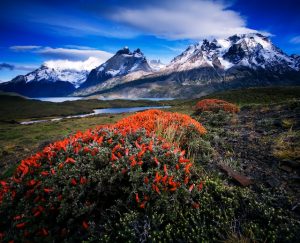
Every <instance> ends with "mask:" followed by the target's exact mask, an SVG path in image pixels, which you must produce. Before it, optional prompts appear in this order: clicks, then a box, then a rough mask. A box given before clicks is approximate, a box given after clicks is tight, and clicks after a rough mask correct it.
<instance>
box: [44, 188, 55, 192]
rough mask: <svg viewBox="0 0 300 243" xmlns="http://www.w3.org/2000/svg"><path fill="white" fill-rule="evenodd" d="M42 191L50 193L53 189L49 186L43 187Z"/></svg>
mask: <svg viewBox="0 0 300 243" xmlns="http://www.w3.org/2000/svg"><path fill="white" fill-rule="evenodd" d="M44 192H46V193H50V192H53V189H50V188H44Z"/></svg>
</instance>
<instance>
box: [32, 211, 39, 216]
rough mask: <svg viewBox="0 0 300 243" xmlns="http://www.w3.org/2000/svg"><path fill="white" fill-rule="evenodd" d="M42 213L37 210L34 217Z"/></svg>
mask: <svg viewBox="0 0 300 243" xmlns="http://www.w3.org/2000/svg"><path fill="white" fill-rule="evenodd" d="M40 215H41V212H40V211H36V212H35V213H34V214H33V216H34V217H39V216H40Z"/></svg>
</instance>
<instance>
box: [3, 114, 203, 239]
mask: <svg viewBox="0 0 300 243" xmlns="http://www.w3.org/2000/svg"><path fill="white" fill-rule="evenodd" d="M139 115H140V114H139ZM184 155H185V151H183V150H181V149H180V148H179V147H178V146H176V145H174V144H171V143H168V142H167V141H166V140H164V139H162V138H159V137H157V136H156V135H155V134H153V132H151V130H150V129H148V130H145V129H141V128H139V129H138V127H135V129H132V127H130V126H128V127H126V126H125V123H124V121H123V122H122V123H118V124H116V127H114V126H108V127H99V128H98V129H95V130H92V131H91V130H88V131H86V132H85V133H82V132H78V133H77V134H75V135H74V136H71V137H69V138H67V139H64V140H62V141H58V142H55V143H53V144H51V145H49V146H48V147H45V148H44V149H43V151H42V152H39V153H37V154H35V155H34V156H32V157H30V158H28V159H26V160H23V161H22V162H21V164H20V165H19V166H18V168H17V169H16V172H15V174H14V176H13V177H12V178H10V179H8V180H7V181H1V186H0V203H1V205H0V218H1V219H6V220H5V221H1V222H0V237H2V238H4V239H6V240H22V239H35V240H39V241H40V240H47V241H60V240H68V241H74V240H75V241H76V240H82V239H87V238H88V237H89V236H97V238H99V237H101V235H102V234H104V232H105V229H103V228H102V225H104V224H107V222H110V220H111V217H112V215H114V216H113V217H115V220H117V219H118V218H120V215H123V214H124V213H126V212H129V211H130V210H137V212H143V213H144V214H148V215H151V212H153V211H155V212H156V213H159V212H161V213H162V212H164V211H165V210H166V211H168V212H170V215H169V216H170V217H172V219H175V218H176V215H177V213H178V212H180V209H181V208H182V207H188V208H193V209H195V210H196V209H197V208H199V206H200V198H201V191H202V188H203V185H204V181H203V180H202V179H201V177H200V174H199V171H197V168H196V167H195V166H194V165H193V163H192V162H191V161H190V160H188V159H187V158H185V157H184ZM170 202H172V203H170ZM171 215H172V216H171Z"/></svg>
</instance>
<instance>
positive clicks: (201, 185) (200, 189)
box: [197, 181, 203, 191]
mask: <svg viewBox="0 0 300 243" xmlns="http://www.w3.org/2000/svg"><path fill="white" fill-rule="evenodd" d="M197 188H198V191H202V189H203V182H202V181H201V182H200V184H199V185H198V187H197Z"/></svg>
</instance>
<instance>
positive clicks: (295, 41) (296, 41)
mask: <svg viewBox="0 0 300 243" xmlns="http://www.w3.org/2000/svg"><path fill="white" fill-rule="evenodd" d="M290 42H291V43H293V44H300V35H298V36H295V37H293V38H292V39H290Z"/></svg>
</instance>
